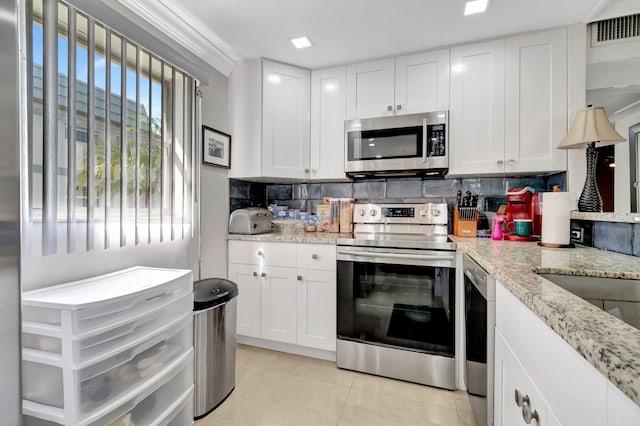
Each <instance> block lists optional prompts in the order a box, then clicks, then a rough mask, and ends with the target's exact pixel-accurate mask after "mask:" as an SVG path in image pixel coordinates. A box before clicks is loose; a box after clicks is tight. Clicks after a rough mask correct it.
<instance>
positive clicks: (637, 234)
mask: <svg viewBox="0 0 640 426" xmlns="http://www.w3.org/2000/svg"><path fill="white" fill-rule="evenodd" d="M579 228H580V229H582V232H583V235H584V237H583V241H582V242H581V243H580V244H582V245H585V246H590V247H595V248H599V249H602V250H609V251H615V252H617V253H622V254H630V255H632V256H639V257H640V223H624V222H602V221H585V220H572V221H571V229H572V230H574V229H579Z"/></svg>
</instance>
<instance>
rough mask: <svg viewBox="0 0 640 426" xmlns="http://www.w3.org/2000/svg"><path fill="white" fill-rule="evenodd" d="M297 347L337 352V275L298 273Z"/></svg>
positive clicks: (318, 272)
mask: <svg viewBox="0 0 640 426" xmlns="http://www.w3.org/2000/svg"><path fill="white" fill-rule="evenodd" d="M297 278H298V291H297V295H298V344H299V345H302V346H309V347H312V348H317V349H325V350H328V351H335V350H336V303H337V300H336V272H335V271H320V270H311V269H299V270H298V277H297Z"/></svg>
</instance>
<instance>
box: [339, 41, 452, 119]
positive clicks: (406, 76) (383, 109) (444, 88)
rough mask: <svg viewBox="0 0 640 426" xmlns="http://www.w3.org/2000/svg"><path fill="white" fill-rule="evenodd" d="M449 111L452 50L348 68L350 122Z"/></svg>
mask: <svg viewBox="0 0 640 426" xmlns="http://www.w3.org/2000/svg"><path fill="white" fill-rule="evenodd" d="M448 108H449V49H443V50H438V51H433V52H424V53H417V54H413V55H406V56H399V57H397V58H395V59H393V58H392V59H384V60H378V61H370V62H363V63H359V64H354V65H349V66H348V67H347V119H348V120H351V119H356V118H370V117H383V116H388V115H399V114H414V113H419V112H429V111H439V110H446V109H448Z"/></svg>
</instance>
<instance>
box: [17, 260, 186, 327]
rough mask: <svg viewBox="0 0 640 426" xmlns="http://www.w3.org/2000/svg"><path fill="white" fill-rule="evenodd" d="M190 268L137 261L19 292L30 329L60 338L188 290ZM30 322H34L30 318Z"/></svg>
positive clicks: (116, 321) (108, 323) (111, 321)
mask: <svg viewBox="0 0 640 426" xmlns="http://www.w3.org/2000/svg"><path fill="white" fill-rule="evenodd" d="M192 286H193V278H192V275H191V271H188V270H184V269H161V268H145V267H135V268H130V269H125V270H122V271H118V272H114V273H111V274H107V275H101V276H98V277H94V278H89V279H86V280H82V281H74V282H72V283H68V284H62V285H57V286H53V287H47V288H44V289H40V290H33V291H28V292H25V293H23V294H22V321H23V324H24V327H25V328H26V329H27V330H29V329H31V328H37V329H38V330H40V332H39V333H38V334H42V330H45V329H46V330H48V333H47V335H49V336H57V337H60V338H72V337H80V336H82V335H84V334H87V333H95V332H98V331H100V330H106V329H110V328H114V326H117V325H121V324H122V323H123V322H127V321H131V319H132V318H138V317H140V316H143V315H145V314H146V313H148V312H149V311H152V310H154V309H156V308H157V307H159V306H165V305H167V304H168V303H170V302H172V301H176V300H179V299H180V298H181V297H183V296H184V295H185V294H189V293H191V292H192ZM32 323H33V324H32Z"/></svg>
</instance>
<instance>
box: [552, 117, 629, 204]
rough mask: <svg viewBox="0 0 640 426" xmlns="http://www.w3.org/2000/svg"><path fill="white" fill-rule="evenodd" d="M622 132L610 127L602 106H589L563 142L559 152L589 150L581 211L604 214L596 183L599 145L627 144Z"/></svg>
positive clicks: (574, 122) (577, 118)
mask: <svg viewBox="0 0 640 426" xmlns="http://www.w3.org/2000/svg"><path fill="white" fill-rule="evenodd" d="M624 141H626V139H625V138H623V137H622V136H621V135H620V133H618V132H616V129H614V127H613V126H612V125H611V123H610V122H609V119H608V118H607V114H606V113H605V112H604V108H602V107H593V106H591V105H589V106H588V107H587V108H586V109H583V110H580V111H578V112H577V113H576V118H575V119H574V120H573V124H572V125H571V128H570V129H569V133H567V136H565V137H564V139H562V142H560V145H558V146H557V149H576V148H583V147H585V146H586V147H587V153H586V155H587V177H586V179H585V182H584V188H583V189H582V193H581V194H580V198H579V199H578V211H581V212H601V211H602V197H600V191H598V184H597V183H596V161H597V159H598V151H596V147H595V145H596V142H614V143H615V142H624Z"/></svg>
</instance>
